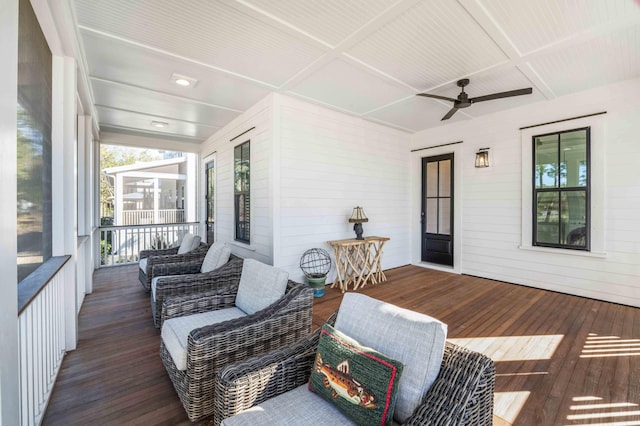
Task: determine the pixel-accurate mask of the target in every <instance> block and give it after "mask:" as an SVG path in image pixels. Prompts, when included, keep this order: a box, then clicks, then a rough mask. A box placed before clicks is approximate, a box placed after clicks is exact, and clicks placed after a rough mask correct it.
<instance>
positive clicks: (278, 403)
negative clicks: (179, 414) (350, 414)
mask: <svg viewBox="0 0 640 426" xmlns="http://www.w3.org/2000/svg"><path fill="white" fill-rule="evenodd" d="M354 424H355V423H354V422H352V421H351V420H350V419H349V418H347V417H346V416H345V415H344V414H342V413H341V412H340V410H338V409H337V408H336V407H335V406H333V405H332V404H329V403H328V402H327V401H325V400H324V399H322V398H321V397H320V396H318V395H316V394H314V393H313V392H311V391H310V390H309V389H308V388H307V385H302V386H299V387H297V388H295V389H293V390H290V391H289V392H285V393H283V394H282V395H278V396H276V397H274V398H270V399H268V400H266V401H265V402H263V403H262V404H260V405H257V406H255V407H252V408H250V409H248V410H245V411H243V412H242V413H239V414H237V415H235V416H233V417H229V418H227V419H224V420H223V421H222V425H224V426H255V425H281V426H288V425H305V426H326V425H332V426H334V425H335V426H343V425H345V426H346V425H354Z"/></svg>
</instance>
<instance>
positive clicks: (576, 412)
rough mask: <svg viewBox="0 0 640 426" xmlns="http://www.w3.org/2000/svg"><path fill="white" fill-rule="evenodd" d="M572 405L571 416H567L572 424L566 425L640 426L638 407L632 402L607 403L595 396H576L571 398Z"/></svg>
mask: <svg viewBox="0 0 640 426" xmlns="http://www.w3.org/2000/svg"><path fill="white" fill-rule="evenodd" d="M573 403H574V405H571V406H570V407H569V409H570V410H571V413H572V414H569V415H568V416H567V420H568V421H570V422H572V423H568V424H567V425H571V426H586V425H589V426H598V425H600V426H619V425H626V426H634V425H636V426H637V425H640V410H639V409H638V408H639V405H638V404H636V403H633V402H607V401H605V400H604V399H603V398H600V397H597V396H578V397H575V398H573ZM576 422H580V423H576ZM582 422H584V423H582ZM596 422H597V423H596Z"/></svg>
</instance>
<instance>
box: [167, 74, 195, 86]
mask: <svg viewBox="0 0 640 426" xmlns="http://www.w3.org/2000/svg"><path fill="white" fill-rule="evenodd" d="M171 81H173V82H174V83H175V84H177V85H178V86H182V87H193V86H195V85H196V84H197V83H198V79H196V78H193V77H187V76H186V75H181V74H176V73H173V74H171Z"/></svg>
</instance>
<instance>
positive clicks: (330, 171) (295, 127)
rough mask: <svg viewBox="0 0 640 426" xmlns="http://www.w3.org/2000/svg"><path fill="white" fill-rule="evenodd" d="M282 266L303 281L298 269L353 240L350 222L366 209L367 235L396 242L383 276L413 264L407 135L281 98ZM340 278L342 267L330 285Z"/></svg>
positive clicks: (277, 193)
mask: <svg viewBox="0 0 640 426" xmlns="http://www.w3.org/2000/svg"><path fill="white" fill-rule="evenodd" d="M274 120H275V123H276V124H275V131H274V133H275V134H276V135H278V136H277V137H276V138H275V139H276V141H275V142H276V143H275V144H274V151H275V153H274V156H275V158H277V159H278V162H279V164H278V163H276V167H277V169H278V170H279V172H278V174H279V176H278V175H276V176H277V179H278V180H279V185H278V184H277V183H276V185H277V187H276V188H274V198H275V200H274V211H275V215H276V222H275V223H276V225H275V226H276V229H277V230H276V232H275V241H274V247H275V250H276V253H277V256H276V258H275V264H276V265H277V266H279V267H281V268H283V269H285V270H287V271H288V272H289V274H290V277H291V278H292V279H294V280H297V281H301V282H304V275H303V274H302V272H301V271H300V268H299V262H300V257H301V256H302V254H303V253H304V252H305V251H306V250H308V249H310V248H315V247H319V248H324V249H325V250H327V251H328V252H329V253H331V254H332V257H333V251H332V249H331V247H330V246H329V245H328V244H327V243H326V242H327V241H328V240H337V239H343V238H354V237H355V234H354V232H353V224H349V223H348V222H347V220H348V219H349V217H350V216H351V213H352V211H353V207H355V206H357V205H358V206H362V207H363V208H364V211H365V214H366V215H367V217H368V218H369V222H368V223H364V224H363V227H364V235H365V236H371V235H377V236H384V237H390V238H391V240H390V241H389V242H387V244H386V246H385V247H384V255H383V258H382V266H383V268H384V269H387V268H393V267H397V266H401V265H406V264H408V263H410V241H411V238H410V226H409V214H410V210H411V209H410V191H409V185H410V174H409V167H408V165H409V160H410V155H409V138H410V136H409V135H408V134H407V133H404V132H401V131H398V130H394V129H390V128H388V127H385V126H381V125H378V124H375V123H372V122H369V121H365V120H362V119H359V118H357V117H352V116H349V115H346V114H342V113H339V112H335V111H332V110H328V109H326V108H323V107H321V106H317V105H312V104H309V103H306V102H302V101H300V100H297V99H293V98H290V97H287V96H282V95H275V111H274ZM334 277H335V265H334V266H333V267H332V271H331V273H330V275H329V277H328V282H330V281H333V279H334Z"/></svg>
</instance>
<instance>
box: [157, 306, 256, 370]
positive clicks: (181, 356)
mask: <svg viewBox="0 0 640 426" xmlns="http://www.w3.org/2000/svg"><path fill="white" fill-rule="evenodd" d="M244 316H246V315H245V313H244V312H242V311H241V310H240V309H238V308H227V309H220V310H217V311H210V312H203V313H200V314H193V315H187V316H184V317H178V318H171V319H169V320H166V321H165V322H164V324H162V332H161V333H160V335H161V337H162V341H163V342H164V345H165V347H166V348H167V351H169V354H171V358H172V359H173V363H174V364H175V365H176V368H177V369H178V370H186V369H187V349H188V337H189V333H191V330H195V329H196V328H200V327H204V326H205V325H210V324H217V323H221V322H224V321H228V320H232V319H235V318H240V317H244Z"/></svg>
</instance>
